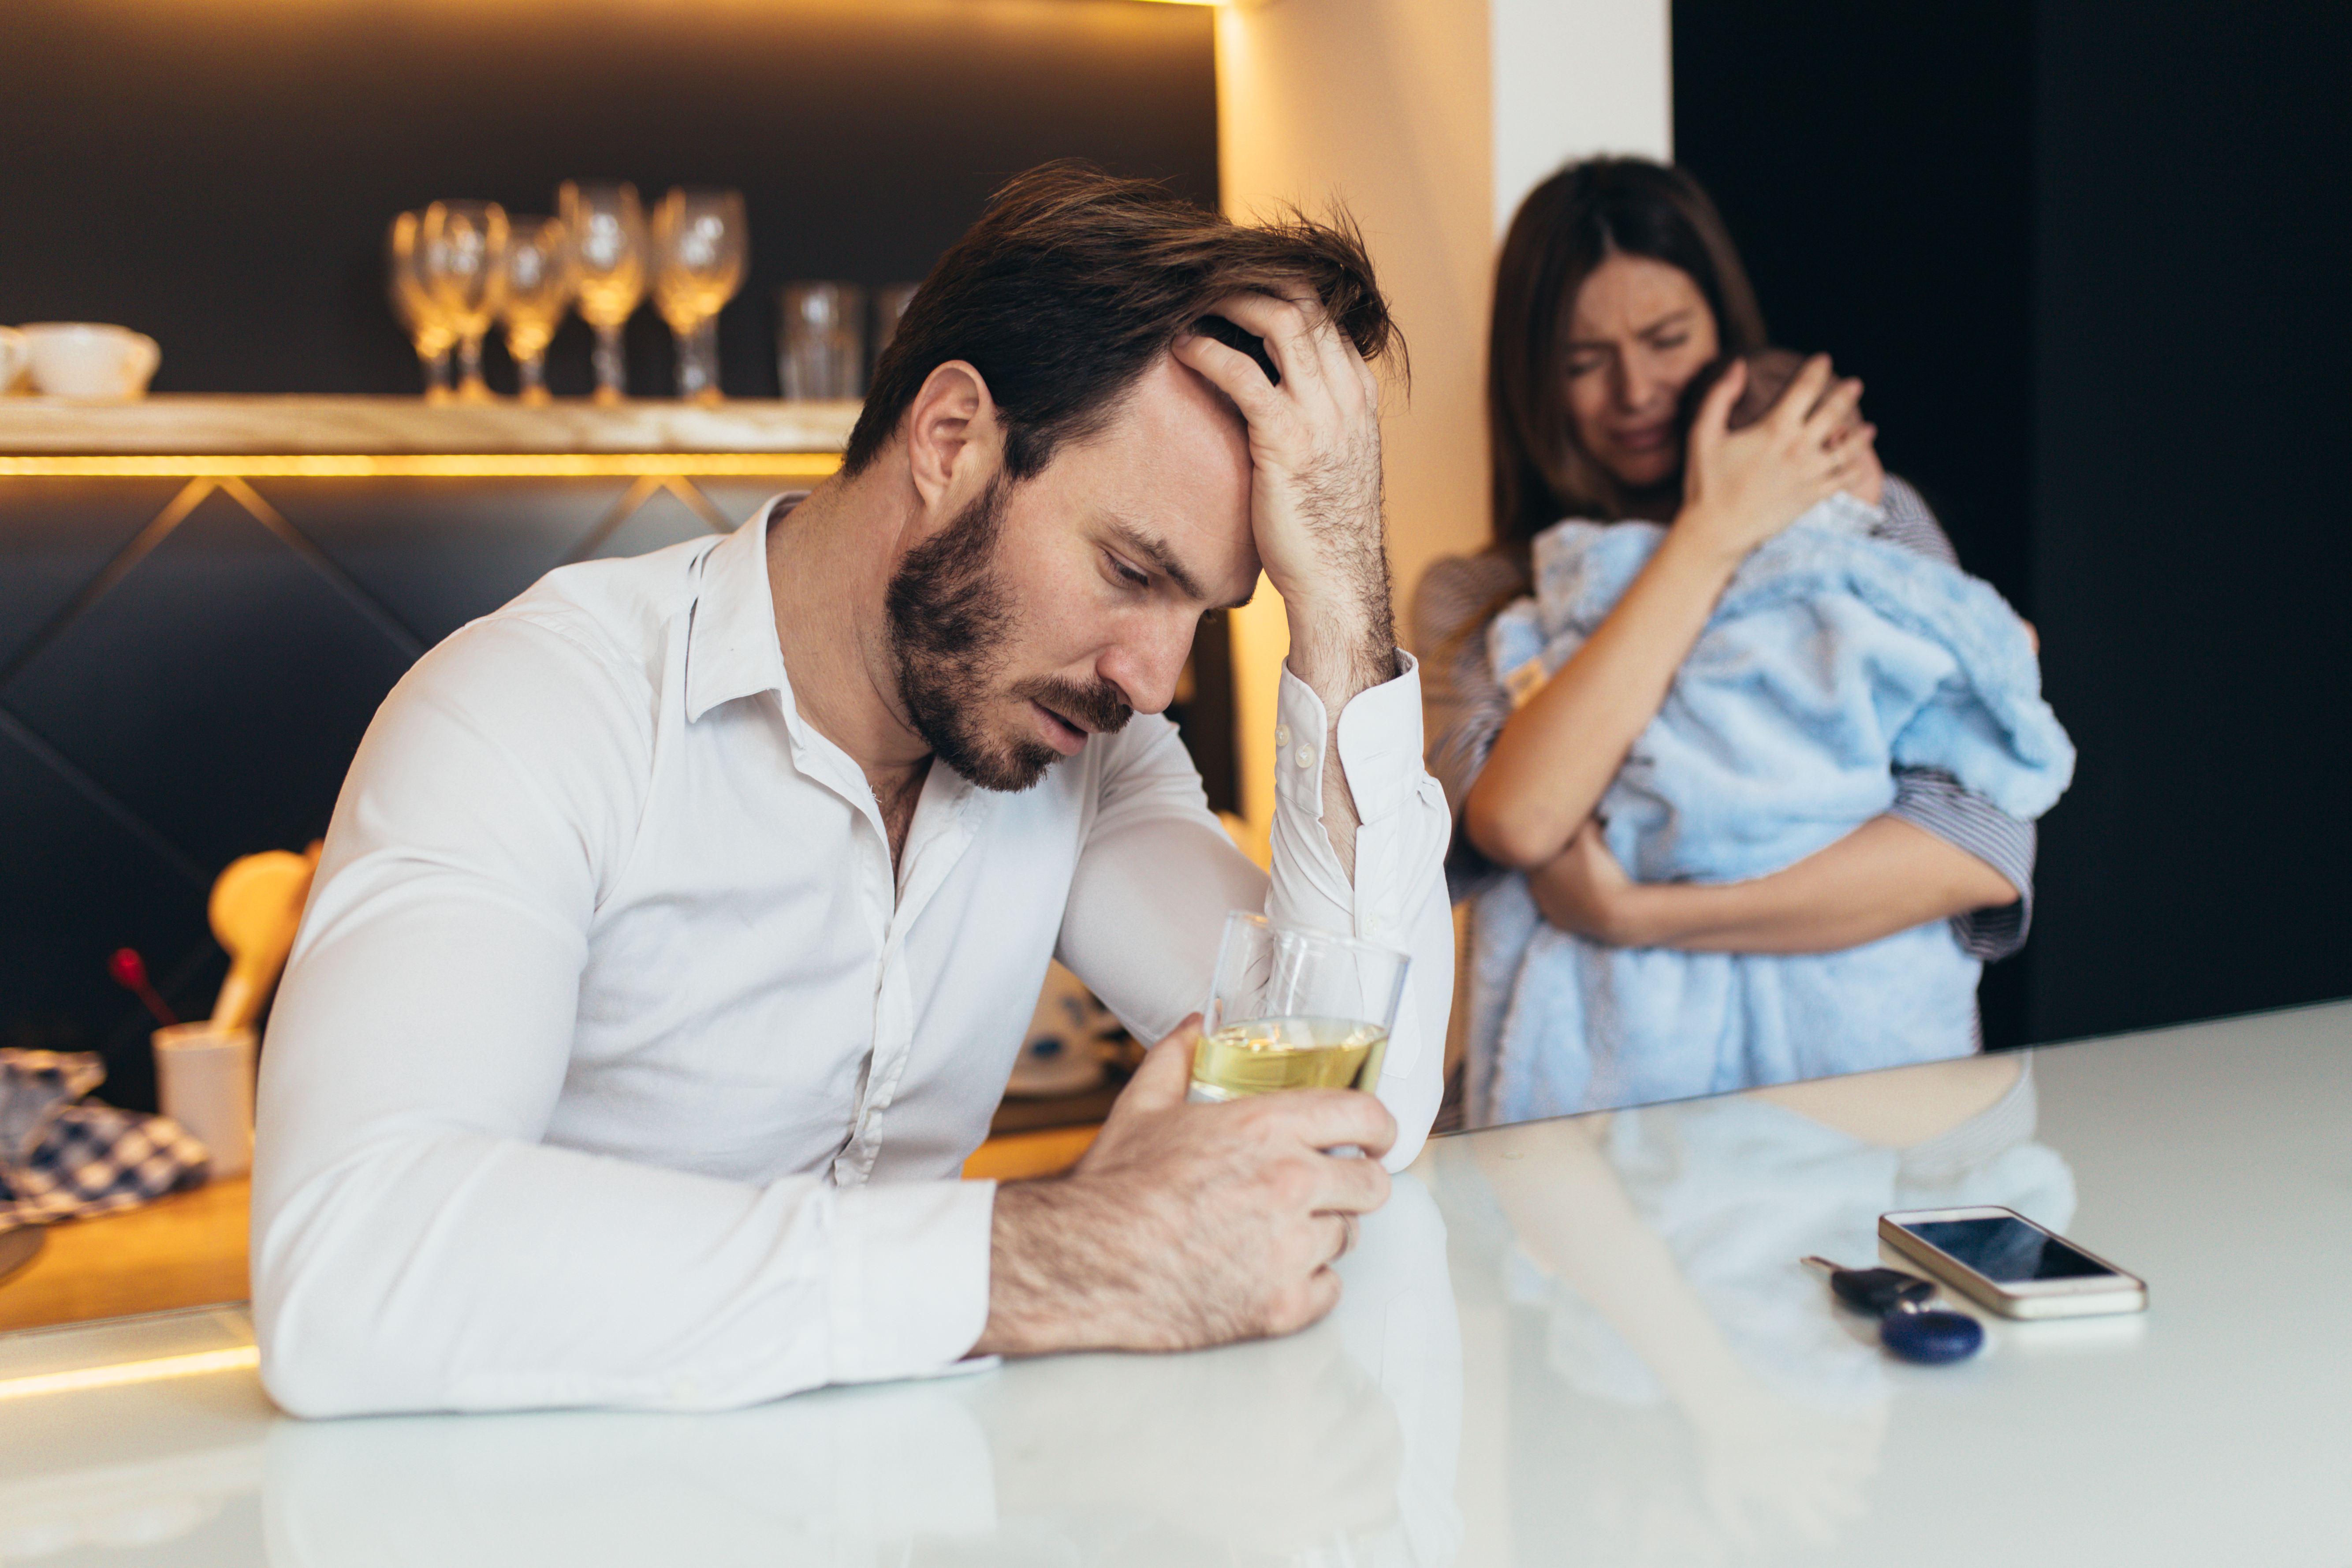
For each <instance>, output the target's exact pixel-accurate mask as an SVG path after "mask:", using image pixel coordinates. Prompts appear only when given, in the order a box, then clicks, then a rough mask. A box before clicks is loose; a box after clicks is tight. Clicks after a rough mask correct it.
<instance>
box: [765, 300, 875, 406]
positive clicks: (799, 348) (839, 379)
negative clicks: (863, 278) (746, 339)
mask: <svg viewBox="0 0 2352 1568" xmlns="http://www.w3.org/2000/svg"><path fill="white" fill-rule="evenodd" d="M783 307H784V310H783V316H784V326H783V332H782V343H781V344H780V345H779V347H778V350H777V356H776V374H777V378H778V379H779V380H780V381H782V384H783V389H784V395H785V396H786V397H835V398H838V397H856V395H858V394H859V393H860V392H862V391H864V390H865V388H864V387H863V386H861V385H860V384H859V383H860V382H862V381H863V380H864V379H865V370H866V290H864V289H860V288H859V287H858V286H857V285H856V284H855V283H787V284H785V285H784V292H783Z"/></svg>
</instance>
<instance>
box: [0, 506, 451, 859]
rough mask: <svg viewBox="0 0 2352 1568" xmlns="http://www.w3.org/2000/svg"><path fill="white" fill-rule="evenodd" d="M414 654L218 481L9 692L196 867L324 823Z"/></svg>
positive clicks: (316, 830)
mask: <svg viewBox="0 0 2352 1568" xmlns="http://www.w3.org/2000/svg"><path fill="white" fill-rule="evenodd" d="M407 664H408V660H407V658H406V657H405V656H404V654H403V653H402V652H401V650H400V649H399V648H398V647H396V646H395V645H394V643H393V642H392V640H391V639H390V638H389V637H386V636H385V635H384V633H383V631H382V630H381V629H379V628H378V626H376V625H375V624H374V623H373V622H372V621H371V620H370V619H369V618H368V617H367V616H365V615H364V614H363V613H362V611H361V610H359V609H358V608H357V607H356V606H354V605H352V602H351V601H350V600H349V599H347V598H345V597H344V596H343V595H341V593H339V592H338V591H337V590H336V589H335V588H333V587H332V586H331V585H330V584H328V583H327V582H326V581H325V580H324V579H322V578H321V577H320V575H319V574H317V573H316V572H314V571H313V570H311V568H310V567H309V566H308V565H306V564H305V563H303V562H302V560H301V559H300V558H299V556H297V555H296V554H295V553H294V552H292V551H291V550H289V548H288V547H287V546H286V545H285V544H284V543H283V542H281V541H280V540H279V539H278V537H277V536H276V535H274V534H272V533H271V532H270V531H268V529H266V528H264V527H263V526H262V525H261V524H260V523H258V522H257V521H254V519H253V518H252V517H251V515H250V514H248V513H247V511H246V510H244V509H243V508H242V507H240V506H238V505H237V504H236V502H235V501H233V500H230V499H229V498H228V497H227V496H226V495H224V494H219V493H215V494H214V495H212V496H210V497H207V498H206V499H205V501H204V503H203V504H202V505H201V506H199V507H197V508H196V510H194V512H192V513H191V514H190V515H189V517H188V519H187V521H184V522H183V523H182V524H181V525H180V527H179V528H178V529H177V530H176V531H174V532H173V534H172V536H171V537H170V538H169V539H167V540H165V541H164V542H163V543H162V544H161V545H159V546H158V547H157V548H156V549H155V550H154V551H153V552H152V553H151V554H149V555H148V556H147V557H146V559H145V560H143V561H142V562H141V563H139V564H138V565H137V566H136V567H135V568H133V569H132V570H131V572H130V573H129V574H127V575H126V576H125V577H124V578H123V579H122V581H121V583H119V584H116V585H115V587H114V589H113V590H112V591H111V592H110V593H109V594H108V595H106V596H105V597H103V598H101V599H100V600H99V601H98V603H97V604H95V605H92V606H91V607H90V609H89V611H88V612H87V613H86V614H84V615H83V616H81V617H80V618H79V619H78V620H77V621H75V623H74V624H73V625H72V626H69V627H68V628H67V629H66V630H65V631H64V632H63V633H62V634H61V635H60V636H59V637H58V638H57V639H56V640H55V641H53V642H52V643H50V644H49V645H48V647H46V648H44V649H42V651H41V652H40V654H39V655H38V657H37V658H35V659H33V661H32V662H31V663H30V664H29V665H27V666H26V668H25V669H24V670H23V671H22V672H21V673H20V674H19V675H18V676H17V677H16V679H15V680H14V681H12V682H11V683H10V684H9V685H8V687H7V688H6V689H5V690H0V703H5V705H6V706H7V707H8V708H9V709H10V710H12V711H13V712H14V713H16V716H17V717H18V718H19V719H21V720H22V721H24V722H25V723H26V725H27V726H28V727H30V728H31V729H32V730H33V731H36V732H37V733H38V734H39V735H40V736H41V737H42V738H43V739H45V740H46V741H47V742H48V743H49V744H51V745H53V746H55V747H56V748H57V749H58V751H59V752H62V753H63V754H64V755H65V756H66V757H67V758H68V760H69V761H70V762H71V763H73V764H74V765H75V766H77V767H79V768H80V769H82V770H83V771H84V772H86V773H89V775H90V777H91V778H93V779H94V780H96V781H97V783H98V784H99V785H100V787H102V788H104V789H106V790H108V791H110V793H112V794H113V795H115V797H116V798H117V799H119V800H121V802H122V803H123V804H124V805H127V806H128V807H130V809H131V810H132V811H134V812H136V813H138V814H139V815H140V816H142V817H143V818H144V819H145V820H146V821H147V822H149V823H150V824H152V826H154V827H156V828H157V829H158V830H159V831H161V832H162V833H163V836H164V837H166V838H168V839H169V840H170V841H171V842H172V843H173V845H174V846H175V847H177V848H178V849H179V850H180V851H181V852H182V853H183V854H184V855H186V856H187V857H188V858H191V859H193V860H194V861H195V862H196V864H198V865H199V866H204V867H207V868H217V867H220V866H225V865H226V864H227V863H228V862H229V861H230V860H231V859H233V858H236V856H239V855H243V854H247V853H249V852H251V851H253V850H256V849H264V848H270V847H299V846H300V845H301V844H302V843H303V842H304V841H305V840H307V839H310V838H311V837H316V836H317V835H318V834H320V833H321V832H323V831H324V830H325V828H326V825H327V818H328V816H329V814H330V813H331V810H332V809H333V806H334V800H335V795H336V792H337V790H338V789H339V788H340V786H341V782H342V774H343V770H344V769H345V768H346V767H347V766H349V765H350V762H351V756H352V751H353V750H354V749H355V748H356V747H357V746H358V744H359V740H360V736H361V734H362V732H363V731H365V729H366V727H367V722H368V720H369V718H370V717H371V716H372V715H373V712H374V710H375V707H376V704H377V703H378V702H380V701H382V700H383V695H384V693H385V692H386V691H388V690H390V689H391V688H392V685H393V683H394V681H395V680H397V679H399V678H400V676H401V673H402V671H403V670H404V669H405V668H407Z"/></svg>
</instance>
